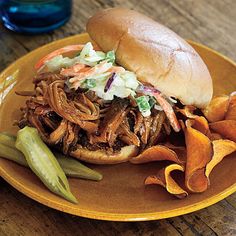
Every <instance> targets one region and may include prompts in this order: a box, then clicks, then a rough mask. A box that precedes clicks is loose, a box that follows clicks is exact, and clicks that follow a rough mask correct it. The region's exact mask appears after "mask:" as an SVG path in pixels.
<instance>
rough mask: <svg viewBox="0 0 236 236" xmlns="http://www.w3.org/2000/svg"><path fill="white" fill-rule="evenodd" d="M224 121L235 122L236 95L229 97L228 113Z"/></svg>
mask: <svg viewBox="0 0 236 236" xmlns="http://www.w3.org/2000/svg"><path fill="white" fill-rule="evenodd" d="M225 120H236V95H233V96H230V99H229V107H228V111H227V113H226V115H225Z"/></svg>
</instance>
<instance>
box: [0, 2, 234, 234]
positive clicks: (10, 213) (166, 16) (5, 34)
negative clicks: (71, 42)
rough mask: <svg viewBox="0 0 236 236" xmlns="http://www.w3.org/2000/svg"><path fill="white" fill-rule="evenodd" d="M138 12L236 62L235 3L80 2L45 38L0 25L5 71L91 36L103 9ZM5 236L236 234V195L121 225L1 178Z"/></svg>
mask: <svg viewBox="0 0 236 236" xmlns="http://www.w3.org/2000/svg"><path fill="white" fill-rule="evenodd" d="M114 6H123V7H128V8H132V9H136V10H138V11H140V12H142V13H144V14H146V15H148V16H151V17H152V18H154V19H155V20H157V21H159V22H161V23H163V24H165V25H166V26H168V27H170V28H171V29H172V30H174V31H175V32H177V33H178V34H179V35H181V36H182V37H184V38H187V39H192V40H194V41H197V42H200V43H203V44H205V45H207V46H209V47H211V48H213V49H215V50H218V51H219V52H221V53H223V54H225V55H226V56H228V57H231V58H232V59H234V60H236V54H235V52H236V50H235V46H236V18H235V15H236V1H235V0H205V1H204V0H188V1H186V0H174V1H168V0H147V1H139V0H113V1H112V0H104V1H102V0H96V1H92V0H90V1H89V0H81V1H80V0H74V14H73V17H72V19H71V20H70V22H69V23H67V24H66V25H65V26H63V27H62V28H60V29H58V30H56V31H54V32H52V33H48V34H44V35H39V36H24V35H19V34H15V33H12V32H10V31H8V30H6V29H5V28H3V26H1V25H0V48H1V50H0V62H1V63H0V71H1V70H2V69H4V68H5V67H6V66H7V65H9V63H11V62H13V61H14V60H16V59H17V58H19V57H21V56H22V55H24V54H26V53H28V52H29V51H31V50H33V49H35V48H37V47H39V46H41V45H43V44H46V43H48V42H51V41H53V40H56V39H59V38H63V37H66V36H70V35H74V34H77V33H81V32H84V31H85V24H86V21H87V19H88V17H89V16H90V15H92V14H93V13H94V12H96V11H97V10H98V9H100V8H107V7H114ZM0 188H1V192H0V235H8V236H13V235H24V236H28V235H29V236H32V235H43V236H46V235H55V236H59V235H63V236H66V235H89V236H92V235H109V236H110V235H236V193H235V194H233V195H231V196H230V197H228V198H227V199H225V200H223V201H221V202H219V203H217V204H215V205H213V206H210V207H208V208H206V209H203V210H200V211H198V212H195V213H192V214H188V215H184V216H180V217H175V218H171V219H166V220H159V221H152V222H139V223H117V222H105V221H99V220H90V219H85V218H80V217H75V216H71V215H69V214H65V213H62V212H59V211H56V210H53V209H50V208H48V207H46V206H43V205H41V204H39V203H37V202H35V201H33V200H31V199H29V198H27V197H25V196H24V195H22V194H21V193H19V192H17V191H16V190H15V189H14V188H13V187H11V186H10V185H9V184H8V183H6V182H5V181H4V180H2V179H0Z"/></svg>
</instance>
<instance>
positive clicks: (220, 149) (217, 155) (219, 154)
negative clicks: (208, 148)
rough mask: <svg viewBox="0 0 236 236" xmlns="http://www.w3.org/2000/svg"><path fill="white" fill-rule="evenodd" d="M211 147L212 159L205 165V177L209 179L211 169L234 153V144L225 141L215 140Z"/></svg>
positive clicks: (235, 149) (235, 148)
mask: <svg viewBox="0 0 236 236" xmlns="http://www.w3.org/2000/svg"><path fill="white" fill-rule="evenodd" d="M212 146H213V153H214V154H213V157H212V159H211V161H210V162H209V163H208V164H207V165H206V172H205V174H206V176H207V177H208V178H209V175H210V173H211V171H212V169H213V168H214V167H215V166H216V165H217V164H219V163H220V162H221V161H222V159H223V158H224V157H225V156H227V155H229V154H231V153H233V152H235V151H236V143H235V142H233V141H230V140H226V139H224V140H223V139H220V140H215V141H213V142H212Z"/></svg>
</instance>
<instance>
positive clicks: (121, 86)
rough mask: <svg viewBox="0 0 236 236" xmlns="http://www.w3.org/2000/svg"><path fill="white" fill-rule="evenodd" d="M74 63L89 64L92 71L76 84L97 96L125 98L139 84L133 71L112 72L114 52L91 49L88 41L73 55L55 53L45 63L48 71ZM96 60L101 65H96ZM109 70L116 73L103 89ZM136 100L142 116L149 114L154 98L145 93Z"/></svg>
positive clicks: (106, 98) (132, 94) (134, 92)
mask: <svg viewBox="0 0 236 236" xmlns="http://www.w3.org/2000/svg"><path fill="white" fill-rule="evenodd" d="M77 63H80V64H84V65H87V66H90V67H93V69H94V71H95V72H94V73H92V74H91V73H88V75H87V76H85V77H84V78H83V79H82V80H81V81H80V87H82V88H85V89H89V90H92V91H94V92H95V93H96V95H97V96H98V97H100V98H102V99H104V100H108V101H111V100H113V99H114V98H115V97H120V98H126V97H128V96H132V97H134V98H135V96H136V89H137V88H138V86H139V84H140V82H139V81H138V80H137V77H136V75H135V73H133V72H131V71H127V70H124V71H122V70H118V72H116V71H115V72H113V71H112V67H113V64H114V63H115V52H114V51H109V52H107V53H104V52H101V51H95V50H94V49H93V45H92V44H91V43H90V42H88V43H87V44H85V46H84V48H83V49H82V50H81V52H80V53H79V54H78V55H77V56H76V57H74V58H68V57H63V56H62V55H59V56H56V57H54V58H52V59H51V60H49V61H47V62H46V63H45V65H46V66H47V68H48V70H49V71H52V72H55V71H60V70H61V69H62V68H68V67H72V66H74V65H75V64H77ZM100 63H103V64H102V65H101V66H100ZM112 73H116V77H115V79H114V81H113V82H112V84H111V86H110V87H109V90H107V91H106V92H105V91H104V90H105V86H106V84H107V81H108V80H109V78H110V76H111V75H112ZM67 85H68V87H69V88H71V87H73V84H71V83H70V82H69V79H68V80H67ZM136 102H137V105H138V108H139V110H140V112H141V113H142V115H143V116H145V117H146V116H150V114H151V108H152V107H154V105H155V102H156V100H155V99H153V98H152V97H149V96H141V97H138V98H136Z"/></svg>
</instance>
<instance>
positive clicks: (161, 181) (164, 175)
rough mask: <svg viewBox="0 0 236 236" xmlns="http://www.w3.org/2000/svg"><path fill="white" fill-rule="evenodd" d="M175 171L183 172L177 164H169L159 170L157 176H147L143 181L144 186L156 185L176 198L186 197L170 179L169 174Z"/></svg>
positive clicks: (185, 193)
mask: <svg viewBox="0 0 236 236" xmlns="http://www.w3.org/2000/svg"><path fill="white" fill-rule="evenodd" d="M175 170H180V171H182V172H184V167H182V166H180V165H178V164H171V165H169V166H167V167H165V168H163V169H161V170H160V171H159V172H158V174H157V175H154V176H148V177H147V178H146V180H145V185H149V184H158V185H161V186H163V187H164V188H166V190H167V191H168V192H169V193H171V194H173V195H175V196H176V197H178V198H184V197H186V196H187V195H188V193H187V192H186V191H185V190H184V189H182V188H181V187H180V186H179V185H178V184H177V183H176V182H175V180H174V179H173V178H172V177H171V172H172V171H175Z"/></svg>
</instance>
